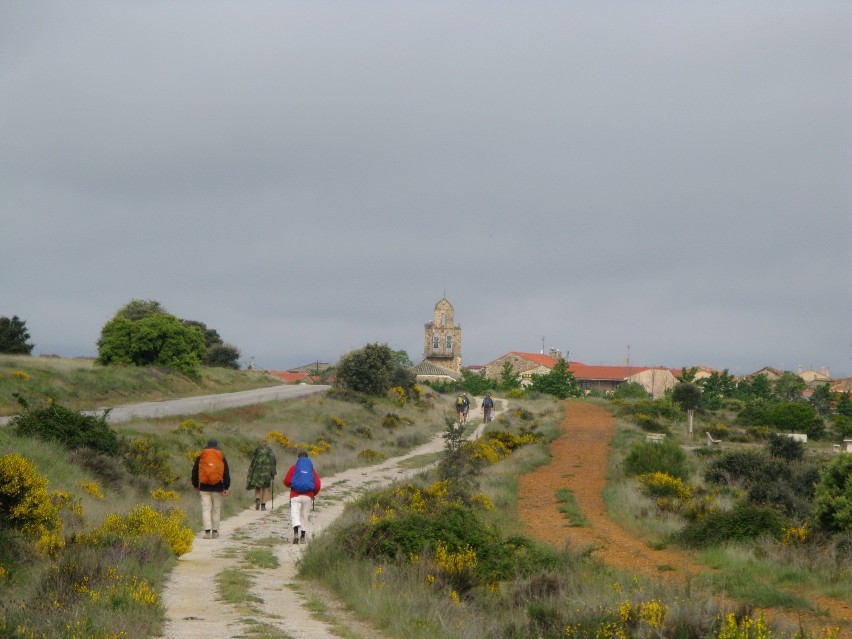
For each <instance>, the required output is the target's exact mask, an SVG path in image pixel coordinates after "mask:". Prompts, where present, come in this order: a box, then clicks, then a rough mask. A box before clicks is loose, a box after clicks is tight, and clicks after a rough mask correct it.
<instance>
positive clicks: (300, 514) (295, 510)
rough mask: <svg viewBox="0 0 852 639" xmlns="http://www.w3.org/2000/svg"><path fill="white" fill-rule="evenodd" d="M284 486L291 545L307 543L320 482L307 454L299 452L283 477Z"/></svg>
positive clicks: (320, 485)
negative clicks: (288, 491)
mask: <svg viewBox="0 0 852 639" xmlns="http://www.w3.org/2000/svg"><path fill="white" fill-rule="evenodd" d="M284 485H285V486H286V487H287V488H289V489H290V523H291V524H292V525H293V543H294V544H298V543H299V542H301V543H305V542H306V541H307V534H306V530H305V529H306V528H307V525H308V524H309V523H310V520H311V510H313V507H314V497H316V496H317V494H318V493H319V491H320V488H321V487H322V483H321V482H320V478H319V475H317V471H315V470H314V465H313V463H312V462H311V460H310V458H308V453H306V452H305V451H301V452H300V453H299V457H298V459H296V463H295V464H293V465H292V466H290V470H288V471H287V475H286V476H285V477H284Z"/></svg>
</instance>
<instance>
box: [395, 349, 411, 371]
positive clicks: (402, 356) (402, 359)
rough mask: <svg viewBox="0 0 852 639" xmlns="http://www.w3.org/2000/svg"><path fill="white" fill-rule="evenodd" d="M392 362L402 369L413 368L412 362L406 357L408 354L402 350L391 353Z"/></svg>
mask: <svg viewBox="0 0 852 639" xmlns="http://www.w3.org/2000/svg"><path fill="white" fill-rule="evenodd" d="M393 361H395V362H396V363H397V364H399V365H400V366H402V367H403V368H411V367H412V366H414V362H412V361H411V358H410V357H409V356H408V353H407V352H405V351H404V350H398V351H393Z"/></svg>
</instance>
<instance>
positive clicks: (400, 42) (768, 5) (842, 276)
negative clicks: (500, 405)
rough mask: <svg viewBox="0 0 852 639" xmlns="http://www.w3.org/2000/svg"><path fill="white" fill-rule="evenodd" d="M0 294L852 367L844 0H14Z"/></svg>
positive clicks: (78, 311)
mask: <svg viewBox="0 0 852 639" xmlns="http://www.w3.org/2000/svg"><path fill="white" fill-rule="evenodd" d="M0 218H1V219H2V223H0V315H2V316H7V317H11V316H12V315H17V316H19V317H20V318H21V319H23V320H25V321H26V325H27V327H28V329H29V331H30V334H31V337H32V339H31V341H32V342H33V343H34V344H35V350H34V354H59V355H65V356H84V355H95V354H96V346H95V342H96V341H97V339H98V336H99V334H100V330H101V328H102V327H103V325H104V324H105V323H106V322H107V321H108V320H109V319H110V318H111V317H112V316H113V315H114V314H115V312H116V311H117V310H118V309H119V308H120V307H121V306H123V305H124V304H126V303H127V302H129V301H130V300H132V299H154V300H157V301H159V302H160V303H161V304H162V305H163V306H164V307H165V308H166V309H167V310H168V311H170V312H171V313H173V314H175V315H177V316H178V317H181V318H184V319H193V320H199V321H202V322H204V323H206V324H207V325H208V326H209V327H211V328H215V329H216V330H217V331H218V332H219V334H220V335H221V337H222V338H223V339H224V340H225V341H226V342H229V343H232V344H234V345H235V346H237V347H238V348H239V349H240V350H241V352H242V355H243V358H242V361H243V364H245V363H247V362H248V359H249V357H251V356H254V357H255V358H256V362H257V365H258V366H260V367H262V368H286V367H293V366H297V365H301V364H305V363H308V362H311V361H315V360H320V361H330V362H335V361H337V359H338V357H339V356H340V355H341V354H343V353H345V352H348V351H350V350H352V349H355V348H360V347H361V346H363V345H364V344H367V343H369V342H381V343H387V344H389V345H390V346H391V347H392V348H394V349H404V350H406V351H407V352H408V353H409V355H410V356H411V359H412V360H414V361H415V362H417V361H419V360H420V358H421V356H422V348H423V325H424V323H425V322H428V321H430V320H431V319H432V312H433V308H434V305H435V303H436V302H437V301H438V300H439V299H441V297H442V296H443V295H444V292H445V291H446V296H447V298H448V299H449V301H450V302H451V303H452V304H453V305H454V307H455V311H456V320H457V323H459V324H460V325H461V327H462V355H463V362H464V364H465V365H469V364H484V363H487V362H488V361H491V360H493V359H495V358H497V357H498V356H500V355H502V354H504V353H505V352H507V351H512V350H515V351H531V352H538V351H540V350H541V348H542V340H544V344H545V347H546V348H550V347H555V348H559V349H561V350H562V351H563V353H564V352H565V351H568V352H569V357H570V359H572V360H577V361H582V362H585V363H588V364H600V363H604V364H622V363H623V361H624V358H625V355H626V351H627V346H628V345H630V350H631V363H633V364H636V365H658V364H663V365H666V366H671V367H678V368H679V367H681V366H690V365H705V366H712V367H716V368H719V369H722V368H728V369H729V370H730V371H731V373H733V374H744V373H748V372H751V371H753V370H755V369H758V368H760V367H762V366H764V365H770V366H776V367H779V368H786V369H790V370H795V368H796V367H797V366H799V365H801V366H804V367H806V368H807V367H815V368H822V367H824V366H828V367H830V368H831V372H832V374H833V375H835V376H841V375H843V376H848V375H852V253H850V242H852V4H850V3H848V2H839V1H838V2H824V1H820V0H803V1H784V0H780V1H777V0H772V1H769V0H767V1H765V2H754V1H748V0H746V1H736V2H715V1H714V2H709V1H707V2H679V1H678V2H675V1H672V2H605V1H594V2H571V1H561V2H559V1H555V0H554V1H538V0H524V1H523V2H507V1H506V2H494V1H493V0H490V1H487V2H486V1H467V2H466V1H461V2H458V1H453V2H390V1H387V2H369V1H361V2H289V1H275V2H239V3H237V2H230V1H228V2H216V1H210V0H204V1H203V2H201V1H184V2H178V3H172V2H165V1H156V0H154V1H146V2H142V1H139V2H121V1H113V0H111V1H109V2H73V3H72V2H56V3H50V2H40V1H38V0H35V1H27V2H23V1H20V2H18V1H14V0H6V1H5V2H2V4H0Z"/></svg>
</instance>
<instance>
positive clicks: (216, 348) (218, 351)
mask: <svg viewBox="0 0 852 639" xmlns="http://www.w3.org/2000/svg"><path fill="white" fill-rule="evenodd" d="M204 365H205V366H214V367H217V368H233V369H234V370H237V369H239V367H240V349H238V348H237V347H236V346H234V345H233V344H225V343H224V342H222V343H220V344H213V346H211V347H209V348H208V349H207V352H206V354H205V355H204Z"/></svg>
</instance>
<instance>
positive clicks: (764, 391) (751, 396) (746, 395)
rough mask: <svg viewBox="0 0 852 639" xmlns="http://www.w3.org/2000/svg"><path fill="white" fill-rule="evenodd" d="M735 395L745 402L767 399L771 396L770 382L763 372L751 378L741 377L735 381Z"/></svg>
mask: <svg viewBox="0 0 852 639" xmlns="http://www.w3.org/2000/svg"><path fill="white" fill-rule="evenodd" d="M736 395H737V397H738V398H739V399H742V400H745V401H747V402H749V401H754V400H768V399H771V397H772V384H771V383H770V382H769V378H768V377H766V375H764V374H763V373H761V374H760V375H755V376H754V377H752V378H751V379H743V380H740V381H739V382H738V383H737V393H736Z"/></svg>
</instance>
